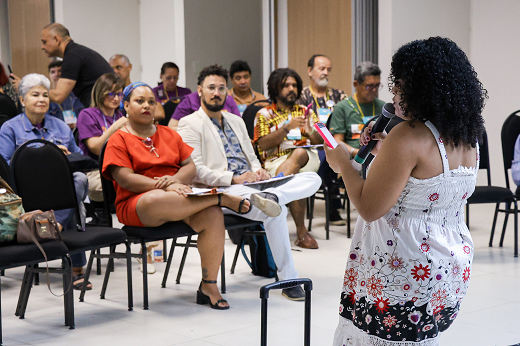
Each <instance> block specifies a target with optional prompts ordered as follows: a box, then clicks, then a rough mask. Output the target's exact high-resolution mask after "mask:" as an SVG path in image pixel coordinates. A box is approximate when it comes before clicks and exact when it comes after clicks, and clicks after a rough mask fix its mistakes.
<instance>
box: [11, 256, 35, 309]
mask: <svg viewBox="0 0 520 346" xmlns="http://www.w3.org/2000/svg"><path fill="white" fill-rule="evenodd" d="M33 266H35V265H33ZM33 266H26V267H25V272H24V274H23V279H22V287H21V288H20V295H19V296H18V304H17V305H16V311H15V313H14V314H15V316H19V317H20V319H23V318H24V317H25V310H26V309H27V302H28V301H29V295H30V294H31V288H32V283H33V280H34V271H33Z"/></svg>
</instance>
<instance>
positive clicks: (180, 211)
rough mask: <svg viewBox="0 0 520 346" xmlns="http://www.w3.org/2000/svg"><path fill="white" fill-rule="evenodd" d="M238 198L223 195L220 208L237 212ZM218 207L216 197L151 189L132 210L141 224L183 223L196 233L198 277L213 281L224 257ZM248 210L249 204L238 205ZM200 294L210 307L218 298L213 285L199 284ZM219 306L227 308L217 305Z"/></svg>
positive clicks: (154, 225)
mask: <svg viewBox="0 0 520 346" xmlns="http://www.w3.org/2000/svg"><path fill="white" fill-rule="evenodd" d="M241 200H242V197H238V196H232V195H227V194H223V195H221V205H222V206H226V207H229V208H231V209H233V210H237V209H238V206H239V204H240V201H241ZM217 205H218V196H216V195H215V196H192V197H184V196H181V195H179V194H177V193H175V192H167V191H163V190H152V191H148V192H146V193H144V194H143V195H142V196H141V198H139V200H138V201H137V205H136V210H137V215H138V216H139V219H140V220H141V222H142V223H143V225H145V226H148V227H157V226H160V225H162V224H164V223H166V222H168V221H180V220H182V221H184V222H186V223H187V224H188V225H189V226H190V227H191V228H193V230H194V231H195V232H197V233H198V239H197V248H198V250H199V254H200V260H201V267H202V278H203V279H205V280H209V281H213V280H216V279H217V275H218V271H219V268H220V262H221V260H222V256H223V254H224V239H225V227H224V216H223V214H222V210H221V208H220V207H219V206H217ZM242 209H243V210H242V211H247V210H248V209H249V202H248V201H246V202H245V203H244V205H243V206H242ZM201 290H202V293H204V294H206V295H207V296H209V297H210V299H211V302H212V304H215V302H217V301H218V300H220V299H222V296H221V295H220V292H219V290H218V287H217V285H215V284H208V283H204V282H202V284H201ZM219 306H221V307H225V306H228V304H227V302H220V303H219Z"/></svg>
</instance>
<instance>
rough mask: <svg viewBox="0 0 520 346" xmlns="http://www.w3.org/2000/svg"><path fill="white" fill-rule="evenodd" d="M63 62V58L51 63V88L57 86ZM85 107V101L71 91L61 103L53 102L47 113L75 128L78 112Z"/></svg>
mask: <svg viewBox="0 0 520 346" xmlns="http://www.w3.org/2000/svg"><path fill="white" fill-rule="evenodd" d="M61 64H62V61H61V60H53V61H51V63H50V64H49V78H50V80H51V90H52V89H54V88H56V83H58V79H60V77H61ZM83 108H85V107H84V106H83V103H81V101H80V100H79V99H78V98H77V97H76V95H74V93H73V92H71V93H70V95H69V96H67V98H66V99H65V101H63V102H62V103H61V104H58V103H54V102H51V104H50V105H49V111H48V112H47V115H50V116H53V117H56V118H58V119H60V120H63V121H64V122H65V123H66V124H67V125H69V127H70V128H71V129H74V128H75V127H76V123H77V122H78V114H79V112H81V110H82V109H83Z"/></svg>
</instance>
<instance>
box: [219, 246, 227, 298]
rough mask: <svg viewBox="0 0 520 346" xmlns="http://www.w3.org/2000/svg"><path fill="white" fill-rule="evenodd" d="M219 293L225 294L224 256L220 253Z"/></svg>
mask: <svg viewBox="0 0 520 346" xmlns="http://www.w3.org/2000/svg"><path fill="white" fill-rule="evenodd" d="M220 292H222V293H226V254H225V253H222V262H220Z"/></svg>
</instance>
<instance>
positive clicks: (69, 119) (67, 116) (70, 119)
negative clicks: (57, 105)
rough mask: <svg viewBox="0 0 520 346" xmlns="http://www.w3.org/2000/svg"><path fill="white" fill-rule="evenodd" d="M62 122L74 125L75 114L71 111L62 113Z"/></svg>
mask: <svg viewBox="0 0 520 346" xmlns="http://www.w3.org/2000/svg"><path fill="white" fill-rule="evenodd" d="M63 120H64V121H65V123H67V124H75V123H76V122H77V119H76V113H74V111H73V110H72V109H71V110H66V111H63Z"/></svg>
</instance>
